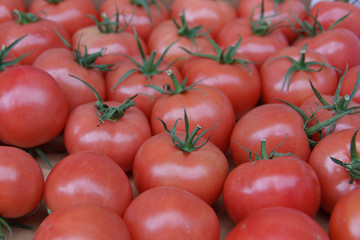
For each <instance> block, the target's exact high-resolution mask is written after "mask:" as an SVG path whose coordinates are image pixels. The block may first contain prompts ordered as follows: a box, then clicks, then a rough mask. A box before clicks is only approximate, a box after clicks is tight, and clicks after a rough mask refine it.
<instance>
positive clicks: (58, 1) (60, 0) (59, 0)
mask: <svg viewBox="0 0 360 240" xmlns="http://www.w3.org/2000/svg"><path fill="white" fill-rule="evenodd" d="M45 1H46V2H48V3H50V4H59V3H61V2H63V1H64V0H45Z"/></svg>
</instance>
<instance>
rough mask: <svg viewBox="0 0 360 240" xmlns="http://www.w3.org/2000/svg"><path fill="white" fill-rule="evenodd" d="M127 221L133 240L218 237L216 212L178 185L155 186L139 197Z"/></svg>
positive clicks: (135, 200)
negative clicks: (175, 186)
mask: <svg viewBox="0 0 360 240" xmlns="http://www.w3.org/2000/svg"><path fill="white" fill-rule="evenodd" d="M124 220H125V223H126V225H127V226H128V228H129V231H130V235H131V238H132V240H142V239H158V240H168V239H173V240H177V239H178V240H183V239H188V240H198V239H207V240H215V239H216V240H217V239H219V235H220V226H219V220H218V218H217V216H216V214H215V211H214V210H213V209H212V208H211V207H210V206H209V205H208V204H207V203H206V202H204V201H203V200H201V199H200V198H198V197H196V196H195V195H193V194H191V193H189V192H187V191H185V190H181V189H178V188H170V187H156V188H152V189H150V190H147V191H145V192H143V193H142V194H140V195H139V196H138V197H136V198H135V199H134V200H133V201H132V202H131V203H130V205H129V207H128V208H127V210H126V212H125V215H124Z"/></svg>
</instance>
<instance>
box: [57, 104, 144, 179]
mask: <svg viewBox="0 0 360 240" xmlns="http://www.w3.org/2000/svg"><path fill="white" fill-rule="evenodd" d="M104 104H106V105H107V106H109V107H116V106H120V105H121V103H120V102H115V101H112V102H111V101H107V102H104ZM98 111H99V110H98V109H97V107H96V106H94V102H91V103H86V104H83V105H80V106H79V107H77V108H75V109H74V110H73V111H72V112H71V113H70V115H69V118H68V121H67V123H66V126H65V129H64V144H65V147H66V149H67V151H68V152H69V153H70V154H71V153H76V152H80V151H86V150H87V151H96V152H99V153H102V154H104V155H106V156H108V157H110V158H111V159H112V160H114V161H115V162H116V163H117V164H118V165H119V166H120V167H121V168H122V169H123V170H124V171H125V172H127V171H130V170H131V169H132V165H133V161H134V157H135V154H136V152H137V150H138V148H139V147H140V145H141V144H142V143H143V142H144V141H145V140H146V139H148V138H149V137H150V136H151V130H150V124H149V121H148V119H147V118H146V116H145V115H144V114H143V113H142V112H141V111H140V110H139V109H138V108H136V107H130V108H128V109H126V110H125V112H124V113H123V116H122V117H120V118H119V119H115V120H111V119H110V120H105V121H104V122H103V123H101V122H100V121H99V118H98ZM99 114H100V115H101V114H102V113H99Z"/></svg>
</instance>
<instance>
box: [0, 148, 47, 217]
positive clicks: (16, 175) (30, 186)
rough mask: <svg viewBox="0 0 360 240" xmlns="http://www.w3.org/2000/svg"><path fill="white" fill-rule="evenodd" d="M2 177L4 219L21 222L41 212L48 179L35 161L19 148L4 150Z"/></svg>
mask: <svg viewBox="0 0 360 240" xmlns="http://www.w3.org/2000/svg"><path fill="white" fill-rule="evenodd" d="M0 176H1V178H0V188H1V191H0V216H1V217H5V218H18V217H22V216H24V215H26V214H29V213H31V212H32V211H34V210H35V209H36V208H37V206H38V205H39V204H40V202H41V200H42V197H43V192H44V176H43V173H42V171H41V168H40V166H39V164H38V163H37V162H36V161H35V159H34V158H33V157H31V156H30V155H29V154H28V153H27V152H25V151H24V150H21V149H19V148H16V147H11V146H0ZM14 189H16V191H14Z"/></svg>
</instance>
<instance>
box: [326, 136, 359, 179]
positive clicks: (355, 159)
mask: <svg viewBox="0 0 360 240" xmlns="http://www.w3.org/2000/svg"><path fill="white" fill-rule="evenodd" d="M358 131H359V130H356V131H355V133H354V134H353V136H352V137H351V141H350V163H344V162H343V161H341V160H339V159H336V158H334V157H331V156H329V157H330V159H331V160H332V161H333V162H334V163H336V164H338V165H340V166H342V167H344V168H345V169H346V170H347V171H348V172H349V176H350V181H349V184H352V183H353V182H354V179H357V180H360V157H359V154H358V152H357V150H356V142H355V140H356V135H357V133H358Z"/></svg>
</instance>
